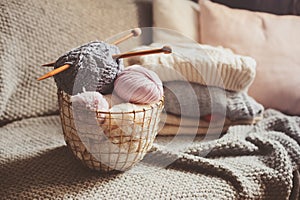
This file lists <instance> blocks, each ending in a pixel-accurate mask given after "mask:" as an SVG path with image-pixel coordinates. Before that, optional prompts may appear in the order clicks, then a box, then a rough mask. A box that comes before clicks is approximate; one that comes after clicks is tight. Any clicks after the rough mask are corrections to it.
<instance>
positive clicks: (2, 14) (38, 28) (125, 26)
mask: <svg viewBox="0 0 300 200" xmlns="http://www.w3.org/2000/svg"><path fill="white" fill-rule="evenodd" d="M138 16H141V17H142V16H143V14H142V13H141V12H140V9H139V6H138V5H137V4H136V3H135V1H134V0H123V1H122V3H121V4H120V3H119V1H111V0H101V1H97V0H87V1H86V0H74V1H72V2H70V1H66V0H63V1H61V0H53V1H51V2H49V1H47V0H39V1H36V0H18V1H11V0H2V1H1V2H0V99H1V100H0V126H1V125H3V124H6V123H8V122H10V121H12V120H16V119H21V118H24V117H26V118H28V117H32V116H41V115H45V114H52V113H55V112H57V110H58V106H57V97H56V86H55V83H54V81H53V79H52V78H50V79H47V80H44V81H41V82H38V81H37V78H38V77H40V76H42V75H43V74H45V73H46V72H48V71H50V70H51V69H52V68H42V67H40V65H41V64H44V63H49V62H52V61H55V60H56V59H57V58H58V57H59V56H61V55H62V54H64V53H65V52H67V51H69V50H70V49H72V48H74V47H77V46H80V45H82V44H84V43H87V42H90V41H94V40H105V39H107V38H109V37H111V36H113V35H115V34H118V33H120V32H123V31H126V30H129V29H131V28H133V27H138V26H142V25H143V24H141V23H146V22H143V21H139V17H138ZM119 19H122V20H119ZM144 25H145V24H144Z"/></svg>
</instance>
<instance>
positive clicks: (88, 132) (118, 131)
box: [58, 91, 163, 171]
mask: <svg viewBox="0 0 300 200" xmlns="http://www.w3.org/2000/svg"><path fill="white" fill-rule="evenodd" d="M58 102H59V111H60V118H61V122H62V128H63V134H64V138H65V141H66V143H67V146H68V147H69V148H70V149H71V151H72V152H73V154H74V155H75V157H76V158H78V159H79V160H80V161H81V162H82V163H83V164H84V165H85V166H87V167H88V168H90V169H94V170H101V171H112V170H118V171H124V170H127V169H129V168H130V167H132V166H133V165H134V164H136V163H137V162H139V161H140V160H142V159H143V157H144V156H145V154H146V153H147V151H148V150H150V148H151V147H152V144H153V141H154V139H155V137H156V135H157V132H158V123H159V120H160V114H161V111H162V109H163V100H161V101H159V102H157V103H154V104H151V105H145V107H143V108H142V109H140V110H133V111H131V112H101V111H90V110H88V109H80V108H79V109H78V108H76V109H74V108H73V106H72V103H71V101H70V95H68V94H67V93H65V92H63V91H58Z"/></svg>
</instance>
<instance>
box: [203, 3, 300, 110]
mask: <svg viewBox="0 0 300 200" xmlns="http://www.w3.org/2000/svg"><path fill="white" fill-rule="evenodd" d="M199 2H200V6H201V18H200V20H201V23H200V24H201V42H203V43H205V44H210V45H216V46H217V45H222V46H224V47H227V48H230V49H232V50H233V51H234V52H235V53H239V54H242V55H247V56H251V57H253V58H254V59H255V60H256V61H257V73H256V78H255V80H254V82H253V84H252V86H251V87H250V90H249V94H250V95H252V96H253V97H254V98H255V99H256V100H257V101H259V102H260V103H262V104H263V105H264V106H265V107H266V108H274V109H278V110H280V111H282V112H285V113H287V114H296V115H299V114H300V93H299V91H300V76H299V74H300V57H299V52H300V45H299V44H300V37H299V35H300V17H298V16H278V15H273V14H267V13H261V12H252V11H247V10H240V9H231V8H228V7H226V6H223V5H220V4H217V3H213V2H210V1H206V0H204V1H199Z"/></svg>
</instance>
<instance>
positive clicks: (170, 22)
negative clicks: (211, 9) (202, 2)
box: [153, 0, 199, 42]
mask: <svg viewBox="0 0 300 200" xmlns="http://www.w3.org/2000/svg"><path fill="white" fill-rule="evenodd" d="M153 26H154V27H160V28H165V29H171V30H173V31H169V30H163V29H160V30H154V32H153V41H154V42H165V41H167V42H180V41H186V39H187V38H184V37H183V36H185V37H188V38H190V39H192V40H194V41H199V5H198V4H197V3H195V2H192V1H190V0H163V1H162V0H153ZM174 31H176V32H174Z"/></svg>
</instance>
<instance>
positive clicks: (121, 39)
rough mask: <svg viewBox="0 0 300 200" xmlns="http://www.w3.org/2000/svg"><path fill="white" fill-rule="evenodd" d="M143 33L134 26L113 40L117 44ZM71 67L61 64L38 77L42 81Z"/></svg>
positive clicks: (48, 65) (49, 64)
mask: <svg viewBox="0 0 300 200" xmlns="http://www.w3.org/2000/svg"><path fill="white" fill-rule="evenodd" d="M141 34H142V30H141V29H140V28H134V29H132V30H131V33H130V34H128V35H126V36H124V37H122V38H120V39H118V40H117V41H115V42H113V44H114V45H117V44H119V43H121V42H123V41H125V40H127V39H129V38H131V37H137V36H139V35H141ZM54 64H55V62H51V63H47V64H43V65H42V66H43V67H52V66H54ZM69 67H70V65H69V64H66V65H63V66H61V67H59V68H56V69H54V70H52V71H50V72H49V73H47V74H45V75H43V76H42V77H40V78H38V80H39V81H40V80H43V79H46V78H49V77H51V76H54V75H56V74H58V73H60V72H62V71H65V70H67V69H68V68H69Z"/></svg>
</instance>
